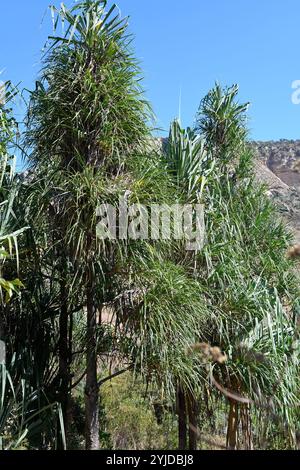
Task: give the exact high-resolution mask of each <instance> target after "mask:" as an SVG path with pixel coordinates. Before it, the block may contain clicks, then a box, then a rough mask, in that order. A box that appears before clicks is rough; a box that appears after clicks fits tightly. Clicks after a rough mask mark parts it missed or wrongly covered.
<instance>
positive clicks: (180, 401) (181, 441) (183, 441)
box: [177, 385, 187, 450]
mask: <svg viewBox="0 0 300 470" xmlns="http://www.w3.org/2000/svg"><path fill="white" fill-rule="evenodd" d="M177 410H178V449H179V450H186V449H187V415H186V399H185V393H184V390H183V389H182V387H181V386H180V385H179V387H178V391H177Z"/></svg>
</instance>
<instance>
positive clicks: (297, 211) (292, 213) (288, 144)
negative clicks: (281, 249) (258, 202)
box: [252, 139, 300, 243]
mask: <svg viewBox="0 0 300 470" xmlns="http://www.w3.org/2000/svg"><path fill="white" fill-rule="evenodd" d="M252 145H253V148H254V151H255V154H256V164H255V169H256V171H255V173H256V177H257V180H258V181H260V182H262V183H264V184H266V185H267V186H268V188H269V195H270V197H271V198H272V199H273V201H274V203H275V204H276V206H277V207H278V210H279V212H280V213H281V214H282V216H283V218H284V219H285V221H286V222H287V224H288V226H289V227H290V229H291V231H292V233H293V234H294V238H295V242H297V243H299V242H300V140H283V139H282V140H280V141H278V142H275V141H271V142H253V143H252Z"/></svg>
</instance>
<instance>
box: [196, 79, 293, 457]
mask: <svg viewBox="0 0 300 470" xmlns="http://www.w3.org/2000/svg"><path fill="white" fill-rule="evenodd" d="M236 95H237V87H231V88H229V89H227V88H226V89H224V90H222V89H221V88H220V87H219V86H216V87H215V88H214V89H213V90H212V91H211V92H210V93H209V94H208V95H207V97H206V98H205V99H204V100H203V101H202V103H201V106H200V109H199V113H198V123H197V126H196V130H198V131H200V132H201V133H202V136H203V138H204V140H205V142H206V145H205V146H206V148H207V149H209V150H210V151H211V152H213V154H214V155H215V157H216V167H215V172H214V178H212V179H211V180H210V184H208V185H207V191H206V193H205V199H204V201H205V207H206V222H207V223H206V229H207V232H206V233H207V244H206V245H205V247H204V249H203V251H202V252H201V253H199V256H198V260H197V266H198V273H199V278H198V279H199V282H200V283H201V284H202V286H203V288H204V290H206V292H207V296H208V298H209V299H210V300H209V304H210V306H211V308H213V310H214V311H215V315H214V316H213V318H214V319H215V320H216V321H215V322H213V323H212V325H211V332H212V335H211V339H210V342H211V343H212V344H218V345H220V346H221V348H222V349H223V350H225V351H226V352H227V355H228V360H227V362H226V364H224V365H223V366H222V367H217V368H216V369H215V372H214V373H215V374H216V377H217V380H219V382H220V383H221V384H222V386H221V387H220V386H219V390H222V391H223V392H224V393H225V394H226V388H227V389H228V390H229V391H230V390H231V391H233V392H234V394H235V396H233V395H230V394H229V395H228V394H227V398H228V400H229V404H230V410H229V416H228V432H227V445H228V447H229V448H236V447H237V446H238V445H239V443H238V429H239V426H241V427H242V432H243V439H244V446H245V447H246V448H251V447H252V445H253V442H252V440H251V413H250V407H253V408H254V412H253V413H252V416H253V415H254V414H255V413H261V416H262V415H264V414H265V415H266V416H269V417H270V416H272V422H274V421H275V422H276V423H277V425H278V423H281V424H280V426H281V432H283V433H285V427H286V423H287V422H288V423H289V425H288V428H289V429H290V431H291V433H290V435H289V438H291V439H292V442H295V426H296V419H297V418H296V415H297V411H296V410H297V399H296V396H297V387H298V379H297V377H298V375H297V373H296V374H295V373H294V372H295V370H296V369H297V367H298V366H297V364H298V359H297V357H299V343H298V340H297V328H296V323H295V322H296V312H297V298H298V285H299V282H298V279H297V275H295V273H294V271H293V269H292V266H291V263H290V261H289V260H288V259H287V257H286V249H287V246H288V244H289V242H290V235H289V234H288V232H287V230H286V228H285V227H284V226H283V224H282V222H281V221H280V220H279V217H278V215H277V214H276V209H275V208H274V206H273V205H272V203H271V202H270V201H269V200H268V198H267V196H266V194H265V188H264V187H261V186H260V185H259V184H258V183H257V182H256V181H255V175H254V171H253V156H252V153H251V151H250V150H249V148H248V146H247V142H246V135H247V134H246V128H245V122H246V117H245V114H244V113H245V110H246V107H247V105H240V104H239V103H238V102H237V100H236ZM204 286H206V287H204ZM275 331H276V334H275ZM283 338H284V339H283ZM291 370H294V372H293V373H292V372H291ZM287 375H290V380H288V379H287ZM267 376H268V379H267ZM220 383H219V385H220ZM228 390H227V391H228ZM279 396H281V397H282V396H285V399H284V400H281V399H280V398H279ZM239 397H240V399H239ZM283 415H284V416H285V418H284V419H282V416H283ZM280 426H279V427H280ZM260 432H261V430H260V429H259V426H258V430H257V435H256V436H255V437H256V439H259V435H260ZM293 433H294V437H292V434H293Z"/></svg>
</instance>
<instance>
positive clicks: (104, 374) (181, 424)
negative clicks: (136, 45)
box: [0, 0, 300, 449]
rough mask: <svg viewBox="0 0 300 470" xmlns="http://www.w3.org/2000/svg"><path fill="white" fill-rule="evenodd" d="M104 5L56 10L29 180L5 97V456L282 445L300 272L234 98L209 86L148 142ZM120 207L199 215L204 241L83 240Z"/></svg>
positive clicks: (137, 94) (0, 426)
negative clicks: (17, 161)
mask: <svg viewBox="0 0 300 470" xmlns="http://www.w3.org/2000/svg"><path fill="white" fill-rule="evenodd" d="M116 11H117V10H116V7H115V6H112V7H111V8H110V9H108V8H107V4H106V1H100V0H93V1H92V0H90V1H83V2H80V3H77V4H76V6H75V7H73V8H71V9H67V8H66V7H65V6H64V5H62V6H61V8H60V9H59V10H56V9H55V8H51V12H52V18H53V26H54V34H55V35H54V36H52V37H50V38H49V41H48V43H47V46H46V53H45V55H44V59H43V68H42V70H41V74H40V77H39V80H38V81H37V82H36V83H37V84H36V89H35V90H34V91H32V92H31V93H30V96H29V99H28V112H27V117H26V120H25V123H24V128H25V130H24V132H23V135H22V139H21V142H19V143H18V145H19V146H22V148H23V149H24V152H25V151H26V154H27V156H28V160H27V163H28V171H27V172H26V174H24V175H15V174H14V171H13V167H12V164H11V158H12V157H11V154H12V152H13V147H14V145H15V144H16V138H17V137H18V131H17V127H16V123H15V121H14V119H13V118H12V115H11V111H10V110H9V109H7V108H8V106H7V102H6V103H3V104H2V105H0V139H1V140H0V158H1V179H0V183H1V186H0V197H1V201H0V229H1V233H0V239H1V245H2V246H1V260H0V263H1V264H0V269H1V273H0V285H1V313H0V315H1V316H0V334H1V336H0V339H2V340H3V341H4V342H5V343H6V359H5V361H3V363H2V364H1V365H0V368H1V377H0V385H1V386H0V390H1V392H0V393H1V395H0V437H1V442H2V447H3V448H5V449H8V448H27V449H31V448H33V449H37V448H41V449H57V448H83V447H84V446H85V448H86V449H97V448H136V449H141V448H158V447H160V448H176V447H179V448H181V449H185V448H187V447H189V448H190V449H195V448H196V447H197V446H198V447H201V448H215V447H217V446H218V444H217V443H219V445H220V447H227V448H232V449H236V448H246V449H252V448H278V447H283V448H295V447H296V446H297V432H298V429H297V423H298V421H299V406H298V400H299V385H300V384H299V328H298V325H299V305H298V298H299V278H298V274H297V271H296V269H295V261H293V260H291V259H288V258H287V256H286V252H287V248H288V246H289V244H291V242H292V239H291V236H290V235H289V233H288V231H287V229H286V227H285V226H284V225H283V223H282V222H281V221H280V219H279V216H278V215H277V213H276V209H275V207H274V206H273V205H272V203H271V202H270V201H269V199H268V197H267V195H266V188H264V187H262V186H261V185H259V184H258V183H257V182H256V180H255V175H254V172H253V156H252V153H251V151H250V149H249V147H248V144H247V128H246V111H247V105H244V104H240V103H239V102H238V99H237V94H238V87H237V86H233V87H230V88H225V89H223V88H222V87H221V86H220V85H218V84H217V85H216V86H215V87H214V88H213V89H212V90H211V91H210V92H209V93H208V95H207V96H206V97H205V98H204V99H203V100H202V101H201V103H200V107H199V111H198V113H197V117H196V125H195V127H194V129H192V128H188V129H182V128H181V125H180V123H179V122H178V121H174V122H173V123H172V124H171V128H170V134H169V138H168V139H167V141H166V142H164V143H162V142H160V141H156V140H154V139H153V138H152V134H151V119H152V112H151V108H150V105H149V104H148V103H147V102H146V101H145V100H144V98H143V94H142V89H141V87H140V79H141V71H140V69H139V66H138V64H137V61H136V59H135V57H134V54H133V51H132V49H131V39H132V38H131V37H130V35H129V33H128V21H127V19H122V18H120V16H119V14H118V13H116ZM61 23H63V25H64V30H63V31H64V32H63V33H62V34H60V33H59V28H60V24H61ZM8 98H9V97H7V100H6V101H8ZM120 199H121V200H123V201H124V200H126V201H127V203H128V204H135V203H142V204H143V205H144V206H145V207H146V208H148V209H149V208H150V206H151V205H152V204H164V205H168V204H175V203H177V204H196V203H198V204H202V205H203V206H204V210H205V225H206V235H205V244H204V247H203V249H201V250H198V249H197V250H193V251H187V250H186V247H185V244H184V243H183V241H182V240H167V239H163V238H162V237H161V238H160V239H156V240H151V239H142V240H139V239H122V238H119V239H117V240H112V239H109V238H107V239H101V238H99V237H97V236H96V233H97V223H98V216H97V209H98V207H99V204H101V203H103V204H111V205H112V206H114V207H117V205H118V204H119V201H120ZM112 397H113V398H112ZM176 420H178V423H177V424H176ZM177 434H178V435H177Z"/></svg>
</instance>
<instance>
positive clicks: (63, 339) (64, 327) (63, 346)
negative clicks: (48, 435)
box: [58, 281, 71, 448]
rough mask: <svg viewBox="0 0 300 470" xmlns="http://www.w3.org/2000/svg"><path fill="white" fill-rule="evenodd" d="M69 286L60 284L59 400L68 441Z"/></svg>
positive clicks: (69, 374) (69, 375)
mask: <svg viewBox="0 0 300 470" xmlns="http://www.w3.org/2000/svg"><path fill="white" fill-rule="evenodd" d="M66 289H67V287H66V283H65V281H62V282H61V284H60V303H61V310H60V317H59V379H60V390H59V395H60V396H59V402H60V404H61V407H62V414H63V421H64V432H65V436H66V441H67V439H68V434H69V428H70V385H71V383H70V377H71V373H70V364H71V361H70V355H71V353H70V351H69V345H70V343H69V329H68V324H69V312H68V304H67V290H66ZM58 429H59V433H61V429H60V425H59V427H58ZM58 442H59V448H60V447H62V445H63V442H62V439H61V438H60V439H59V440H58Z"/></svg>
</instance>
